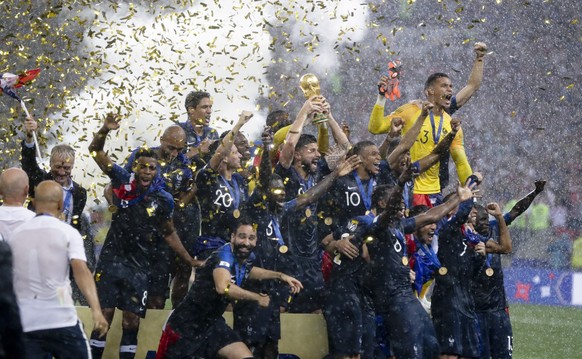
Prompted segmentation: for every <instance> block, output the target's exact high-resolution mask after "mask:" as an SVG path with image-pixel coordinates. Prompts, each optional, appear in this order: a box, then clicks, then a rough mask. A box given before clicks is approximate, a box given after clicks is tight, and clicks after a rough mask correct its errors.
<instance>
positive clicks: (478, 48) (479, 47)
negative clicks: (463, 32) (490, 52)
mask: <svg viewBox="0 0 582 359" xmlns="http://www.w3.org/2000/svg"><path fill="white" fill-rule="evenodd" d="M473 49H474V50H475V55H476V56H477V58H478V59H480V58H482V57H483V56H485V55H486V54H487V45H486V44H485V43H484V42H476V43H475V45H474V47H473Z"/></svg>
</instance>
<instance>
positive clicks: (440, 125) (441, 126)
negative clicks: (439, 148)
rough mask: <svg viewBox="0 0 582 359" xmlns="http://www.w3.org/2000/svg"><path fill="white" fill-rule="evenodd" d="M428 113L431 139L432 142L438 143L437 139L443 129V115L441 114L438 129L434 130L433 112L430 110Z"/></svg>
mask: <svg viewBox="0 0 582 359" xmlns="http://www.w3.org/2000/svg"><path fill="white" fill-rule="evenodd" d="M429 115H430V125H431V127H432V139H433V140H434V144H435V145H436V144H437V143H439V140H440V139H441V133H442V131H443V118H444V117H445V116H444V114H441V118H440V123H439V129H438V132H435V125H434V114H433V113H432V111H430V112H429Z"/></svg>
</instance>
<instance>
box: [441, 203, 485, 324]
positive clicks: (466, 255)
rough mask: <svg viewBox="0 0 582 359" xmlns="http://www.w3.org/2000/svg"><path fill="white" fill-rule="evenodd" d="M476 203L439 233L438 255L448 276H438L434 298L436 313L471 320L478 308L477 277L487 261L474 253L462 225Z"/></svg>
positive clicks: (465, 206)
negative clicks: (473, 289) (474, 284)
mask: <svg viewBox="0 0 582 359" xmlns="http://www.w3.org/2000/svg"><path fill="white" fill-rule="evenodd" d="M472 207H473V201H472V200H468V201H465V202H463V203H461V205H460V206H459V210H458V211H457V214H455V215H454V216H453V217H452V218H451V219H450V220H449V221H448V222H446V223H445V224H444V225H443V227H442V228H441V230H440V232H439V250H438V253H437V256H438V259H439V261H440V263H441V266H442V267H444V268H446V270H447V272H446V274H444V275H442V274H437V275H436V278H435V288H434V292H433V295H432V310H433V313H438V312H446V311H456V312H458V313H461V314H463V315H464V316H467V317H474V316H475V313H474V311H475V306H474V301H473V296H472V294H471V286H472V282H473V278H474V276H475V274H476V273H477V271H478V270H479V268H480V267H481V266H482V265H483V263H484V261H485V258H484V257H483V256H481V255H479V254H477V253H476V252H475V251H474V250H473V246H472V245H471V244H470V243H468V241H466V240H465V238H464V235H463V230H462V226H463V225H464V223H465V222H466V221H467V219H468V217H469V213H470V212H471V208H472Z"/></svg>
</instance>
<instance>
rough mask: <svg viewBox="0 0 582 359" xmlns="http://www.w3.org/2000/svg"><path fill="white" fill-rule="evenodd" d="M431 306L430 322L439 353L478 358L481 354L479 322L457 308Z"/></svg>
mask: <svg viewBox="0 0 582 359" xmlns="http://www.w3.org/2000/svg"><path fill="white" fill-rule="evenodd" d="M435 309H436V308H435V306H434V305H433V308H432V322H433V324H434V329H435V331H436V334H437V339H438V341H439V343H440V348H441V354H449V355H459V356H461V357H468V358H478V357H480V356H481V343H480V339H479V322H478V321H477V316H474V317H470V316H466V315H464V314H462V313H460V312H459V311H457V310H451V309H449V308H445V310H435Z"/></svg>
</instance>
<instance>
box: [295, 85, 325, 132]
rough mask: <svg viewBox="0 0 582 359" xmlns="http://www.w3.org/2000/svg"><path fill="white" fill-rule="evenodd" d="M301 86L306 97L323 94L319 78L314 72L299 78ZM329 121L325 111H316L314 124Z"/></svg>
mask: <svg viewBox="0 0 582 359" xmlns="http://www.w3.org/2000/svg"><path fill="white" fill-rule="evenodd" d="M299 87H301V91H303V95H304V96H305V98H306V99H309V98H311V97H313V96H321V87H320V86H319V79H318V78H317V77H316V76H315V75H314V74H305V75H303V76H301V78H300V79H299ZM324 122H327V115H326V114H324V113H316V114H315V116H314V117H313V120H312V121H311V123H312V124H314V125H319V124H321V123H324Z"/></svg>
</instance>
